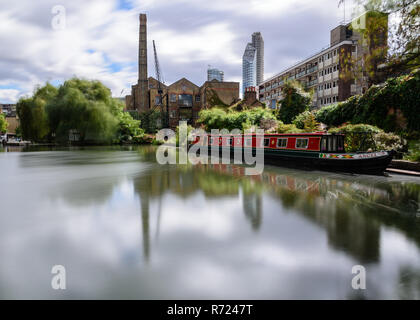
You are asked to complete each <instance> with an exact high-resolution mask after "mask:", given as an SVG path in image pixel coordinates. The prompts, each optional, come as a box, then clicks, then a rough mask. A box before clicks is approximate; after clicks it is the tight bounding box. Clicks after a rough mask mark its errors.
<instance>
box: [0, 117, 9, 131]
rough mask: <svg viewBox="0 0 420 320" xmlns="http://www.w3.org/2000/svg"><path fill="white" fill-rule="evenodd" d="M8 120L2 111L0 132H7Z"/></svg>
mask: <svg viewBox="0 0 420 320" xmlns="http://www.w3.org/2000/svg"><path fill="white" fill-rule="evenodd" d="M7 126H8V124H7V121H6V119H5V118H4V114H2V113H0V133H3V132H6V130H7Z"/></svg>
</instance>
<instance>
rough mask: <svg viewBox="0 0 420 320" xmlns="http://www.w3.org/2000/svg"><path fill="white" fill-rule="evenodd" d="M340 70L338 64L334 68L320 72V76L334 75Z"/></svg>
mask: <svg viewBox="0 0 420 320" xmlns="http://www.w3.org/2000/svg"><path fill="white" fill-rule="evenodd" d="M338 70H340V68H339V66H338V64H336V65H335V66H333V67H329V68H327V69H325V70H322V71H320V72H319V76H320V77H322V76H326V75H327V74H330V73H333V72H335V71H338Z"/></svg>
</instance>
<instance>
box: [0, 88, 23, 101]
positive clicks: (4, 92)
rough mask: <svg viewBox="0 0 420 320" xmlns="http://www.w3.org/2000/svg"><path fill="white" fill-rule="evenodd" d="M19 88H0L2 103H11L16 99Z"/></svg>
mask: <svg viewBox="0 0 420 320" xmlns="http://www.w3.org/2000/svg"><path fill="white" fill-rule="evenodd" d="M18 96H19V90H16V89H0V101H1V102H3V103H12V102H14V101H16V100H17V99H18Z"/></svg>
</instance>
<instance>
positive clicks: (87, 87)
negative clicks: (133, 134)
mask: <svg viewBox="0 0 420 320" xmlns="http://www.w3.org/2000/svg"><path fill="white" fill-rule="evenodd" d="M47 111H48V119H49V125H50V128H51V132H52V134H53V135H54V136H55V137H56V139H57V140H59V141H67V140H68V137H69V132H70V131H74V132H77V133H78V134H79V135H80V141H81V142H85V141H95V142H110V141H111V140H112V139H113V138H114V137H115V135H116V132H117V130H118V118H117V114H118V112H119V111H120V107H119V103H118V102H117V101H116V100H115V99H113V98H112V96H111V90H110V89H108V88H107V87H105V86H104V85H103V84H102V83H101V82H99V81H89V80H83V79H77V78H73V79H70V80H67V81H66V82H64V84H63V85H62V86H60V88H59V89H58V94H57V95H56V97H55V98H54V99H52V100H51V101H50V103H49V104H48V106H47Z"/></svg>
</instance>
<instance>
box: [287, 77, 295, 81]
mask: <svg viewBox="0 0 420 320" xmlns="http://www.w3.org/2000/svg"><path fill="white" fill-rule="evenodd" d="M295 79H296V78H295V76H290V77H288V78H287V81H290V80H295Z"/></svg>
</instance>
